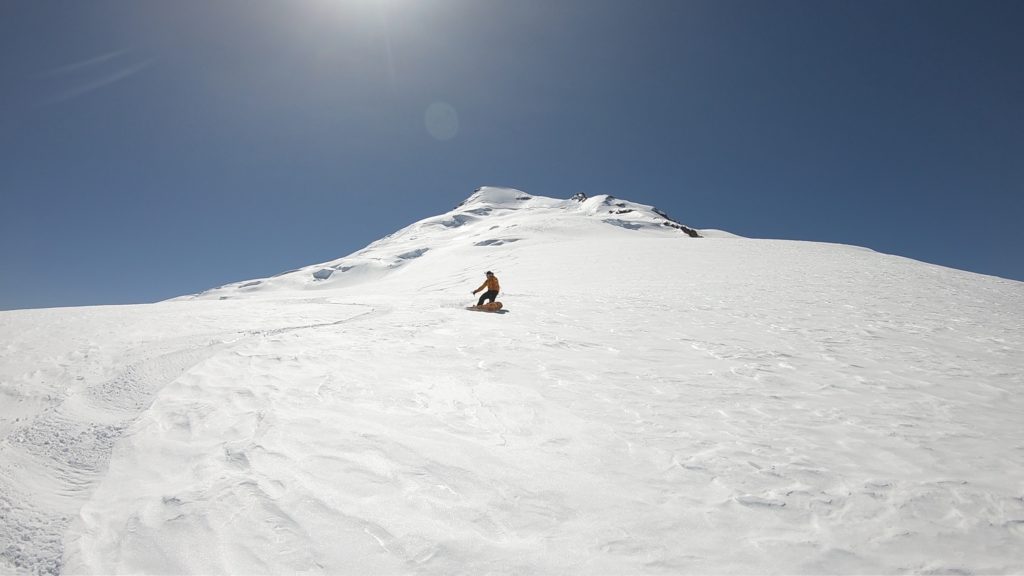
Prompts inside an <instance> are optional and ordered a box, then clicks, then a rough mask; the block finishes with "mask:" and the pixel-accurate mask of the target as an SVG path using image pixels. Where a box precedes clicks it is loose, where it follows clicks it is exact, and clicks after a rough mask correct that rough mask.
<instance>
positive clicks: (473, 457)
mask: <svg viewBox="0 0 1024 576" xmlns="http://www.w3.org/2000/svg"><path fill="white" fill-rule="evenodd" d="M520 198H527V195H526V194H523V193H521V192H518V191H514V190H505V189H493V188H485V189H481V190H480V191H478V192H477V193H476V194H474V196H471V197H470V199H469V200H467V202H465V203H463V204H462V205H460V206H459V207H457V208H456V209H455V210H453V211H451V212H448V213H446V214H444V215H442V216H438V217H436V218H429V219H426V220H423V221H421V222H418V223H415V224H413V225H411V226H409V227H407V228H405V229H403V230H401V231H398V232H396V233H395V234H393V235H391V236H389V237H387V238H384V239H382V240H380V241H378V242H376V243H374V244H371V245H370V246H368V247H367V248H366V249H364V250H362V251H360V252H357V253H355V254H353V255H351V256H348V257H345V258H342V259H340V260H337V261H333V262H329V263H325V264H321V265H316V266H311V267H307V268H303V269H301V270H298V271H292V272H289V273H285V274H282V275H279V276H277V277H274V278H269V279H262V280H252V281H248V282H241V283H238V284H234V285H229V286H226V287H222V288H219V289H215V290H211V291H208V292H206V293H203V294H200V295H196V296H191V297H185V298H182V299H178V300H177V301H173V302H164V303H158V304H152V305H145V306H122V307H96V308H79V309H52V310H32V311H16V312H3V313H0V343H2V344H0V354H2V356H0V358H2V360H0V438H2V441H0V513H2V514H3V519H4V521H3V523H2V525H0V571H4V572H14V573H56V572H61V571H63V572H67V573H157V572H159V573H202V574H212V573H296V572H309V573H327V574H368V573H376V574H405V573H423V574H453V573H455V574H479V573H487V572H494V573H503V574H504V573H575V574H595V573H596V574H623V573H629V574H661V573H672V574H678V573H771V574H777V573H787V574H790V573H806V574H820V573H844V574H849V573H854V574H896V573H906V572H910V573H958V574H960V573H965V574H966V573H1021V572H1024V552H1022V550H1024V432H1022V427H1021V425H1020V422H1021V416H1020V415H1021V414H1022V413H1024V400H1022V399H1021V392H1022V387H1024V353H1022V350H1024V329H1022V328H1021V327H1022V326H1024V312H1022V311H1024V284H1021V283H1019V282H1012V281H1007V280H1001V279H997V278H992V277H985V276H980V275H976V274H970V273H965V272H960V271H956V270H951V269H947V268H941V267H937V266H932V265H927V264H923V263H920V262H915V261H912V260H907V259H904V258H899V257H894V256H888V255H884V254H878V253H875V252H872V251H870V250H865V249H862V248H856V247H850V246H839V245H828V244H819V243H808V242H788V241H772V240H751V239H743V238H738V237H731V235H729V234H727V233H723V232H716V231H708V232H706V233H705V232H704V231H697V232H700V233H701V234H700V235H701V236H705V237H703V238H691V237H690V234H689V233H688V232H686V230H687V228H686V227H685V226H682V225H680V224H678V223H675V222H671V221H670V220H669V219H667V218H666V217H665V216H663V215H661V214H659V213H657V212H654V211H653V209H651V208H650V207H647V206H643V205H640V204H634V203H630V202H625V201H620V200H615V199H609V198H607V197H598V198H592V199H587V200H585V201H582V202H580V201H575V200H570V201H562V200H553V199H547V198H539V197H529V198H528V199H523V200H520ZM619 203H621V204H623V206H618V205H617V204H619ZM626 210H631V211H630V212H626ZM619 211H622V212H620V213H615V212H619ZM664 222H670V224H669V225H666V224H665V223H664ZM672 224H675V226H679V227H675V226H672ZM689 230H692V229H689ZM485 270H493V271H494V272H495V273H496V274H497V275H498V276H499V277H500V279H501V282H502V287H503V290H504V291H503V293H502V295H501V298H500V299H501V300H502V301H503V302H504V303H505V306H506V308H508V309H509V310H510V312H509V313H508V314H502V315H498V314H483V313H471V312H466V311H464V310H462V307H463V306H465V305H466V304H468V303H471V302H472V301H473V299H474V297H473V296H472V295H471V294H470V293H469V292H470V290H472V289H474V288H476V287H477V286H478V285H479V284H480V283H481V282H482V281H483V272H484V271H485ZM327 271H330V272H329V273H328V272H327Z"/></svg>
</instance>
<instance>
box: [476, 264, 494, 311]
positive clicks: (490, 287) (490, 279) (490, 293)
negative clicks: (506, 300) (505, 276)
mask: <svg viewBox="0 0 1024 576" xmlns="http://www.w3.org/2000/svg"><path fill="white" fill-rule="evenodd" d="M484 288H486V289H487V291H486V292H484V293H483V294H481V295H480V299H479V300H477V302H476V305H477V306H483V305H484V301H485V300H490V301H491V302H494V299H495V298H497V297H498V291H499V290H501V285H500V284H498V277H497V276H495V275H494V272H491V271H490V270H488V271H487V280H484V283H483V284H481V285H480V287H479V288H477V289H476V290H473V294H474V295H476V293H477V292H479V291H481V290H483V289H484Z"/></svg>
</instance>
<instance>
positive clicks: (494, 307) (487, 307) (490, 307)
mask: <svg viewBox="0 0 1024 576" xmlns="http://www.w3.org/2000/svg"><path fill="white" fill-rule="evenodd" d="M466 310H475V311H477V312H497V311H499V310H501V302H488V303H487V304H483V305H481V306H467V307H466Z"/></svg>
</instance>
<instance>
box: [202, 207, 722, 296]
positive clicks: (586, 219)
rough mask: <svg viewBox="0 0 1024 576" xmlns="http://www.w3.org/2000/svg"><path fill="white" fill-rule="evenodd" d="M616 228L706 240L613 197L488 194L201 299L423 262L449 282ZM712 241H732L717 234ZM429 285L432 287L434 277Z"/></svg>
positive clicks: (337, 280) (328, 282)
mask: <svg viewBox="0 0 1024 576" xmlns="http://www.w3.org/2000/svg"><path fill="white" fill-rule="evenodd" d="M614 228H619V229H620V231H619V233H620V236H622V237H624V238H635V237H637V236H648V237H649V236H654V237H671V238H674V239H678V238H679V237H680V235H682V236H690V237H700V236H701V234H700V233H699V232H698V231H697V230H694V229H693V228H690V227H688V226H685V225H683V224H680V223H678V222H676V221H675V220H673V219H672V218H671V217H669V216H668V215H667V214H665V213H664V212H662V211H660V210H658V209H657V208H654V207H652V206H646V205H642V204H636V203H633V202H629V201H626V200H620V199H618V198H615V197H612V196H608V195H602V196H596V197H593V198H587V197H586V196H584V195H582V194H577V195H576V196H573V197H572V198H570V199H568V200H555V199H552V198H544V197H538V196H531V195H529V194H526V193H525V192H521V191H519V190H514V189H509V188H493V187H485V188H480V189H478V190H476V192H474V193H473V195H471V196H470V197H469V198H468V199H466V200H465V201H464V202H462V203H461V204H459V205H458V206H457V207H456V208H455V209H454V210H452V211H450V212H448V213H446V214H442V215H440V216H435V217H433V218H427V219H425V220H421V221H419V222H416V223H415V224H412V225H411V226H408V227H406V228H403V229H401V230H399V231H398V232H395V233H394V234H390V235H388V236H386V237H384V238H382V239H380V240H378V241H377V242H374V243H372V244H370V245H369V246H367V247H366V248H364V249H362V250H360V251H358V252H356V253H354V254H351V255H349V256H346V257H344V258H340V259H338V260H333V261H331V262H324V263H322V264H315V265H311V266H307V267H305V268H300V269H298V270H291V271H289V272H285V273H283V274H279V275H277V276H275V277H273V278H266V279H260V280H248V281H244V282H238V283H235V284H229V285H227V286H222V287H220V288H217V289H214V290H210V291H208V292H204V293H202V294H199V295H197V296H195V297H198V298H219V299H228V298H235V297H239V296H242V295H245V294H252V293H262V294H265V293H267V292H275V291H280V290H296V289H303V288H315V289H336V288H340V287H348V286H352V285H355V284H362V283H365V282H371V281H378V280H380V279H382V278H384V277H386V276H389V275H390V274H391V273H392V272H394V271H395V270H396V269H398V268H400V267H403V266H405V265H407V264H410V263H413V262H416V263H417V265H418V267H422V266H423V265H424V262H429V263H430V264H431V265H434V266H436V265H440V266H441V268H439V269H438V268H434V270H435V272H434V273H433V274H434V275H443V274H444V273H445V272H446V271H447V264H449V263H458V262H463V261H464V260H465V259H466V258H467V257H471V256H480V255H481V254H485V255H486V256H487V257H488V258H493V257H494V256H498V257H499V258H500V256H501V255H503V254H504V253H505V252H506V250H500V251H496V250H494V249H493V248H496V247H498V246H503V245H506V244H512V243H514V242H523V244H522V245H538V244H551V243H552V242H554V241H558V240H561V239H573V240H580V239H582V238H586V237H590V236H596V237H598V238H600V239H605V240H610V239H611V238H612V237H614V232H615V230H614ZM622 230H625V231H628V232H627V233H622ZM707 234H710V235H717V236H722V235H725V233H722V232H718V231H714V230H712V231H709V232H707ZM467 248H468V249H469V250H467ZM473 248H476V249H475V250H474V249H473ZM479 248H490V249H489V250H479ZM474 253H475V254H474ZM427 256H429V257H427ZM424 257H427V258H424ZM478 260H479V258H473V261H478ZM427 277H428V279H429V280H430V282H433V280H434V279H433V278H431V277H430V274H428V275H427Z"/></svg>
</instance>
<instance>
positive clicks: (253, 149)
mask: <svg viewBox="0 0 1024 576" xmlns="http://www.w3.org/2000/svg"><path fill="white" fill-rule="evenodd" d="M1022 29H1024V3H1022V2H1019V1H1015V0H1011V1H1006V2H1000V1H995V0H992V1H984V2H974V1H962V2H944V1H933V0H928V1H924V0H922V1H894V0H887V1H882V2H872V1H852V0H851V1H846V2H830V1H827V0H813V1H810V0H809V1H806V2H788V1H772V2H766V1H762V0H756V1H750V2H746V1H729V0H713V1H707V2H703V1H685V0H668V1H659V0H642V1H632V0H631V1H626V0H622V1H610V0H543V1H534V0H515V1H511V0H509V1H496V0H294V1H288V2H285V1H262V0H221V1H218V2H213V1H191V0H175V1H174V2H157V1H136V0H120V1H90V0H82V1H79V2H58V1H48V0H10V1H7V2H4V3H3V4H0V309H14V308H28V307H49V306H67V305H86V304H112V303H135V302H150V301H156V300H161V299H165V298H169V297H173V296H177V295H181V294H186V293H192V292H197V291H200V290H203V289H206V288H209V287H212V286H216V285H220V284H224V283H227V282H232V281H236V280H242V279H246V278H253V277H264V276H269V275H272V274H275V273H277V272H281V271H284V270H288V269H291V268H294V267H297V266H302V265H306V264H311V263H315V262H319V261H324V260H329V259H333V258H337V257H340V256H343V255H345V254H348V253H350V252H352V251H354V250H357V249H359V248H361V247H362V246H364V245H366V244H367V243H369V242H371V241H373V240H375V239H377V238H379V237H381V236H383V235H385V234H387V233H390V232H392V231H394V230H396V229H398V228H401V227H403V226H405V225H407V224H410V223H412V222H413V221H415V220H418V219H421V218H424V217H427V216H430V215H434V214H438V213H442V212H444V211H447V210H449V209H451V208H452V207H453V206H454V205H455V204H457V203H458V202H459V201H461V200H462V199H464V198H465V197H466V196H468V195H469V194H470V193H472V191H473V190H474V189H475V188H476V187H478V186H481V185H503V186H512V187H516V188H520V189H522V190H525V191H527V192H530V193H532V194H537V195H545V196H554V197H568V196H570V195H572V194H574V193H576V192H585V193H587V194H590V195H593V194H602V193H609V194H614V195H616V196H621V197H623V198H627V199H630V200H633V201H636V202H641V203H645V204H653V205H655V206H657V207H659V208H661V209H663V210H665V211H667V212H668V213H669V214H671V215H672V216H674V217H675V218H676V219H678V220H680V221H682V222H684V223H686V224H689V225H692V226H695V227H698V228H721V229H725V230H729V231H732V232H735V233H737V234H740V235H744V236H750V237H764V238H791V239H802V240H814V241H828V242H841V243H849V244H856V245H861V246H867V247H870V248H873V249H876V250H879V251H883V252H887V253H893V254H899V255H903V256H908V257H911V258H916V259H919V260H924V261H928V262H934V263H937V264H942V265H945V266H951V267H955V268H960V269H965V270H970V271H975V272H980V273H985V274H993V275H998V276H1002V277H1005V278H1011V279H1016V280H1024V257H1022V247H1024V226H1022V220H1024V34H1021V33H1020V31H1021V30H1022Z"/></svg>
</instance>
